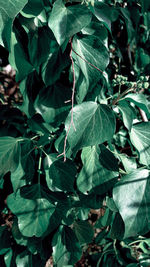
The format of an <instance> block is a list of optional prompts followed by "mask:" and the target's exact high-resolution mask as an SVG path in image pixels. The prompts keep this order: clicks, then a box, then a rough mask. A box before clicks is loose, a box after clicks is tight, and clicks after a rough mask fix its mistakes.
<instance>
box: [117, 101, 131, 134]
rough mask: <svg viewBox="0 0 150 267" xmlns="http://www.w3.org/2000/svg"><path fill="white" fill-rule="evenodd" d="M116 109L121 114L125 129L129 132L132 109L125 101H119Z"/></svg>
mask: <svg viewBox="0 0 150 267" xmlns="http://www.w3.org/2000/svg"><path fill="white" fill-rule="evenodd" d="M118 108H119V110H120V112H121V115H122V118H123V123H124V125H125V127H126V128H127V129H128V130H129V131H130V130H131V127H132V124H133V119H134V112H133V108H132V107H131V106H130V104H129V103H128V102H127V101H126V100H122V101H119V105H118Z"/></svg>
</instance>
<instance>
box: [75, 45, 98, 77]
mask: <svg viewBox="0 0 150 267" xmlns="http://www.w3.org/2000/svg"><path fill="white" fill-rule="evenodd" d="M72 51H73V52H74V53H75V54H76V55H77V56H78V57H80V58H81V59H82V60H83V61H85V62H86V63H87V64H89V65H90V66H92V67H93V68H95V69H97V70H98V71H100V72H101V73H103V71H102V70H101V69H99V68H98V67H96V66H95V65H93V64H91V63H90V62H89V61H87V60H86V59H85V58H83V57H81V56H80V55H79V54H78V53H77V52H76V51H75V50H74V49H73V48H72Z"/></svg>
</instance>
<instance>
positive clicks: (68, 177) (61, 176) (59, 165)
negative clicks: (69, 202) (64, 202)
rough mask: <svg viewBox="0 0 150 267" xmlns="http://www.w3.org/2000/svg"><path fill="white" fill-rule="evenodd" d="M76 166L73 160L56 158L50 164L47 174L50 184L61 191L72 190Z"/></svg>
mask: <svg viewBox="0 0 150 267" xmlns="http://www.w3.org/2000/svg"><path fill="white" fill-rule="evenodd" d="M75 175H76V166H75V164H74V162H73V161H71V160H69V159H67V161H66V162H64V161H63V159H60V160H56V161H54V162H53V163H52V164H51V165H50V169H49V176H50V178H51V179H52V186H53V187H56V188H58V189H60V190H63V191H70V192H72V191H74V182H75Z"/></svg>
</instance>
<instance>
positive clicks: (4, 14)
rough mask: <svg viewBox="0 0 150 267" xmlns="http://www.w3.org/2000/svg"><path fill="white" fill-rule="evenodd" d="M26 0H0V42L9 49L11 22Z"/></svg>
mask: <svg viewBox="0 0 150 267" xmlns="http://www.w3.org/2000/svg"><path fill="white" fill-rule="evenodd" d="M27 2H28V1H27V0H21V1H20V0H8V1H5V0H1V3H0V25H1V28H0V44H1V45H3V46H5V47H6V48H7V49H9V50H10V39H11V30H12V23H13V20H14V19H15V17H16V16H17V14H18V13H19V11H20V10H22V9H23V7H24V6H25V4H26V3H27Z"/></svg>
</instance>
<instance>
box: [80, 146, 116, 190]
mask: <svg viewBox="0 0 150 267" xmlns="http://www.w3.org/2000/svg"><path fill="white" fill-rule="evenodd" d="M82 154H83V155H84V161H83V162H84V165H83V168H82V169H81V171H80V173H79V176H78V178H77V186H78V189H79V190H80V191H81V192H83V193H86V192H87V191H90V190H91V189H93V190H94V188H95V187H98V186H99V194H103V193H104V188H103V187H102V186H100V185H102V184H104V183H106V182H108V181H110V180H112V179H114V178H115V177H117V176H118V173H117V172H113V171H112V170H111V171H110V170H109V169H106V168H105V167H103V165H101V163H100V160H99V157H100V156H101V155H100V149H99V148H98V147H87V148H84V149H83V151H82Z"/></svg>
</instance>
